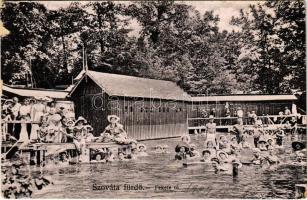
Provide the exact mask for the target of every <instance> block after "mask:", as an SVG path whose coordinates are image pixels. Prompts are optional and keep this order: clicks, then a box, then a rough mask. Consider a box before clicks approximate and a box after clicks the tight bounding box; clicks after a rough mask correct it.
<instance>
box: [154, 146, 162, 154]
mask: <svg viewBox="0 0 307 200" xmlns="http://www.w3.org/2000/svg"><path fill="white" fill-rule="evenodd" d="M154 150H155V151H154V152H155V153H163V147H162V146H161V145H157V146H155V147H154Z"/></svg>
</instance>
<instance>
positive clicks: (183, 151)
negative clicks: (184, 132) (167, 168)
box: [175, 146, 188, 160]
mask: <svg viewBox="0 0 307 200" xmlns="http://www.w3.org/2000/svg"><path fill="white" fill-rule="evenodd" d="M187 150H188V149H187V148H186V147H185V146H181V147H180V149H179V152H177V153H176V155H175V160H183V159H185V158H186V157H187Z"/></svg>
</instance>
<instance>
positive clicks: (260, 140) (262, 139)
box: [258, 136, 267, 143]
mask: <svg viewBox="0 0 307 200" xmlns="http://www.w3.org/2000/svg"><path fill="white" fill-rule="evenodd" d="M266 142H267V141H266V139H265V138H264V137H263V136H261V137H260V138H259V141H258V143H266Z"/></svg>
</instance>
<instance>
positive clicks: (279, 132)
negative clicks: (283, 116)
mask: <svg viewBox="0 0 307 200" xmlns="http://www.w3.org/2000/svg"><path fill="white" fill-rule="evenodd" d="M275 134H276V145H278V146H283V138H284V136H285V132H284V131H283V130H282V128H281V127H278V128H277V131H276V132H275Z"/></svg>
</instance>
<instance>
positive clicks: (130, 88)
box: [71, 70, 190, 100]
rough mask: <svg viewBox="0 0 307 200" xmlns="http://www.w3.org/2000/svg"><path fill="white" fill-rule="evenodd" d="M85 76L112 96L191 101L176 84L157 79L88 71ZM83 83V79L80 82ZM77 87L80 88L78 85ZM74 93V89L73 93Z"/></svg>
mask: <svg viewBox="0 0 307 200" xmlns="http://www.w3.org/2000/svg"><path fill="white" fill-rule="evenodd" d="M84 76H88V77H89V78H91V79H92V80H93V81H94V82H95V83H96V84H97V85H99V86H100V87H101V88H103V89H104V91H105V92H106V93H107V94H109V95H112V96H125V97H144V98H156V99H172V100H189V99H190V96H189V95H188V94H187V93H186V92H184V90H182V89H181V88H180V87H179V86H177V85H176V83H174V82H171V81H163V80H156V79H148V78H140V77H135V76H126V75H119V74H109V73H102V72H95V71H90V70H89V71H87V72H86V73H85V74H84ZM80 81H82V79H81V80H80ZM76 87H78V86H77V85H76ZM73 92H74V89H73V90H72V91H71V93H73Z"/></svg>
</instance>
